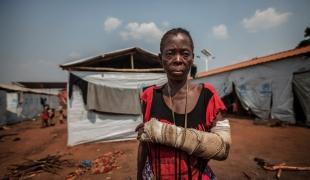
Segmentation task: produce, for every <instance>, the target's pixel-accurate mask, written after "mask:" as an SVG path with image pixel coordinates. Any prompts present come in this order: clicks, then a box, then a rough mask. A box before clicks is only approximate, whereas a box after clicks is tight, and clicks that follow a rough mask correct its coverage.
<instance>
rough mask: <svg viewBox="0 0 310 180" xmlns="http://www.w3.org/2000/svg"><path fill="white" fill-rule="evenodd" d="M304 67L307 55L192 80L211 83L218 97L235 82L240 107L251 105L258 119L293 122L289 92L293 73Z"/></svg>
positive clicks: (228, 91) (307, 64)
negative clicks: (217, 92)
mask: <svg viewBox="0 0 310 180" xmlns="http://www.w3.org/2000/svg"><path fill="white" fill-rule="evenodd" d="M305 68H310V61H309V58H305V57H295V58H290V59H286V60H281V61H276V62H270V63H264V64H259V65H256V66H251V67H248V68H243V69H239V70H234V71H230V72H224V73H221V74H217V75H213V76H209V77H203V78H199V79H194V80H193V81H194V82H196V83H202V82H209V83H211V84H213V85H214V86H215V88H216V89H217V90H218V91H219V94H220V95H221V97H223V96H224V95H227V94H229V93H230V92H231V89H232V83H234V84H235V87H236V93H237V95H238V97H239V99H240V101H241V104H242V105H243V107H244V108H245V109H251V111H252V112H253V113H254V114H255V115H256V116H257V117H259V118H260V119H268V118H269V117H271V118H274V119H279V120H281V121H285V122H289V123H295V117H294V111H293V92H292V79H293V73H294V72H296V71H300V70H302V69H305ZM271 104H272V106H271ZM270 106H271V107H270Z"/></svg>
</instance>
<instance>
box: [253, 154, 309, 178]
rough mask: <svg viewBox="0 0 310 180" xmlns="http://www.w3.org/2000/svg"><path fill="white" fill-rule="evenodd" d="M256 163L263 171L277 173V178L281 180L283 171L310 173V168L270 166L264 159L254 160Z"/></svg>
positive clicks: (282, 165) (282, 164) (283, 164)
mask: <svg viewBox="0 0 310 180" xmlns="http://www.w3.org/2000/svg"><path fill="white" fill-rule="evenodd" d="M254 161H256V163H257V164H258V165H259V166H261V167H262V168H263V169H265V170H268V171H277V174H276V177H277V178H278V179H280V177H281V173H282V171H283V170H288V171H310V167H297V166H287V165H286V164H285V163H280V164H270V163H268V162H266V161H265V160H264V159H262V158H257V157H256V158H254Z"/></svg>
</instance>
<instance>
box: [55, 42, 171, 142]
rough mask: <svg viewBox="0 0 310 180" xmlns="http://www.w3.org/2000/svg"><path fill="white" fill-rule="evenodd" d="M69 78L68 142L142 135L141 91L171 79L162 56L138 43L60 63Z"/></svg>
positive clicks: (115, 139)
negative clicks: (161, 60) (162, 63)
mask: <svg viewBox="0 0 310 180" xmlns="http://www.w3.org/2000/svg"><path fill="white" fill-rule="evenodd" d="M60 67H61V68H63V69H64V70H67V71H68V72H69V78H68V103H67V112H68V116H67V120H68V145H69V146H73V145H76V144H81V143H87V142H95V141H100V142H102V141H121V140H128V139H133V138H136V133H135V128H136V126H137V125H138V124H139V123H141V122H142V115H141V105H140V101H139V94H140V92H141V90H142V89H143V88H145V87H147V86H150V85H161V84H164V83H165V82H166V81H167V80H166V75H165V74H164V73H163V69H162V66H161V64H160V61H159V59H158V56H157V55H155V54H153V53H151V52H148V51H146V50H143V49H141V48H137V47H133V48H128V49H123V50H118V51H114V52H109V53H105V54H100V55H97V56H94V57H90V58H85V59H81V60H77V61H73V62H69V63H65V64H62V65H60Z"/></svg>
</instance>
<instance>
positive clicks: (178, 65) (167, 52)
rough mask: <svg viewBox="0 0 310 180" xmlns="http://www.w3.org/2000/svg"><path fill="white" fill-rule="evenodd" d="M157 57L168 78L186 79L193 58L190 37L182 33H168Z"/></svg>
mask: <svg viewBox="0 0 310 180" xmlns="http://www.w3.org/2000/svg"><path fill="white" fill-rule="evenodd" d="M159 57H160V59H161V60H162V63H163V67H164V70H165V72H166V73H167V77H168V79H170V80H184V79H186V78H187V75H188V73H189V71H190V68H191V66H192V64H193V59H194V54H193V49H192V46H191V41H190V39H189V38H188V36H187V35H185V34H183V33H178V34H177V35H173V34H172V35H169V36H168V37H167V39H166V40H165V41H164V43H163V49H162V52H161V54H160V55H159Z"/></svg>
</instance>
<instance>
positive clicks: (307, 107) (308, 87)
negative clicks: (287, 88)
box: [293, 71, 310, 126]
mask: <svg viewBox="0 0 310 180" xmlns="http://www.w3.org/2000/svg"><path fill="white" fill-rule="evenodd" d="M293 84H294V90H295V92H296V95H297V97H298V100H299V102H300V105H301V107H302V109H303V112H304V113H305V116H306V124H307V126H310V71H307V72H303V73H296V74H294V77H293Z"/></svg>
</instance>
